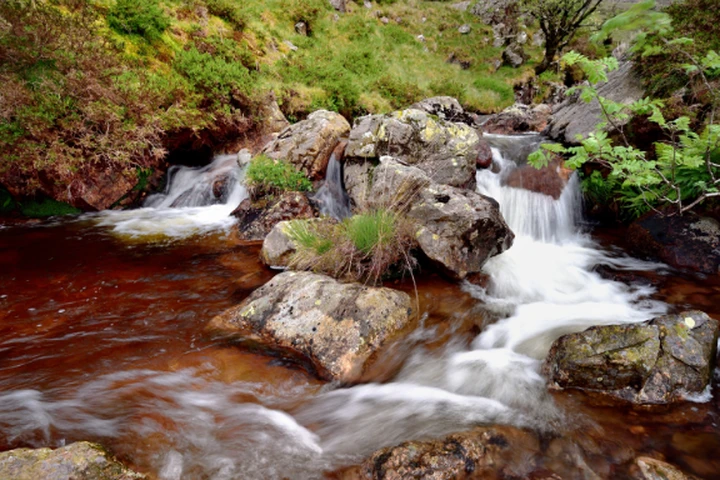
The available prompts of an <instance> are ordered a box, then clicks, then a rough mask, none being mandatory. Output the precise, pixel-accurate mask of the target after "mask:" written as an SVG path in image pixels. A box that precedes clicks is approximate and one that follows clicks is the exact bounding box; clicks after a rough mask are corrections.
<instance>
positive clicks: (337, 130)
mask: <svg viewBox="0 0 720 480" xmlns="http://www.w3.org/2000/svg"><path fill="white" fill-rule="evenodd" d="M349 132H350V124H349V123H348V121H347V120H345V118H344V117H343V116H342V115H340V114H339V113H335V112H329V111H327V110H318V111H316V112H313V113H311V114H310V115H308V117H307V119H305V120H302V121H300V122H298V123H296V124H294V125H290V126H289V127H287V128H285V129H284V130H283V131H282V132H280V135H278V137H277V138H275V139H274V140H272V141H271V142H270V143H268V144H267V145H266V146H265V147H264V148H263V150H262V153H264V154H265V155H267V156H268V157H270V158H273V159H276V160H278V159H282V160H286V161H287V162H289V163H290V164H292V165H294V166H295V168H297V169H298V170H300V171H301V172H303V173H305V174H306V175H307V176H308V177H310V178H311V179H313V180H321V179H323V178H325V170H326V169H327V164H328V161H329V160H330V154H331V153H332V151H333V149H334V148H335V146H336V145H337V144H338V142H339V141H340V139H341V138H343V137H345V136H347V134H348V133H349Z"/></svg>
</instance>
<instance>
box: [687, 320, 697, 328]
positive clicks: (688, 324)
mask: <svg viewBox="0 0 720 480" xmlns="http://www.w3.org/2000/svg"><path fill="white" fill-rule="evenodd" d="M685 325H687V326H688V328H695V320H693V318H692V317H685Z"/></svg>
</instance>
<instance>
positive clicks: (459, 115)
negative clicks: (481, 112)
mask: <svg viewBox="0 0 720 480" xmlns="http://www.w3.org/2000/svg"><path fill="white" fill-rule="evenodd" d="M410 108H411V109H414V110H422V111H423V112H426V113H429V114H430V115H435V116H436V117H438V118H439V119H440V120H445V121H448V122H457V123H466V124H468V125H470V126H476V123H477V120H478V117H477V115H474V114H472V113H469V112H466V111H465V109H463V107H462V105H460V102H458V101H457V100H456V99H455V98H453V97H431V98H426V99H424V100H420V101H419V102H417V103H414V104H412V105H411V106H410Z"/></svg>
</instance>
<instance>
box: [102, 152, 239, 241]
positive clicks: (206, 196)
mask: <svg viewBox="0 0 720 480" xmlns="http://www.w3.org/2000/svg"><path fill="white" fill-rule="evenodd" d="M243 177H244V171H243V170H242V169H241V168H240V167H239V166H238V164H237V155H234V154H231V155H217V156H216V157H215V158H214V159H213V161H212V163H210V164H209V165H207V166H205V167H201V168H191V167H184V166H174V167H172V168H171V169H170V170H169V171H168V180H167V186H166V189H165V192H164V193H159V194H155V195H151V196H149V197H148V198H147V199H146V200H145V204H144V205H143V208H139V209H135V210H122V211H113V210H108V211H104V212H100V213H98V214H94V215H92V216H91V218H93V219H95V221H96V222H97V224H98V225H100V226H105V227H110V228H111V230H112V231H113V232H114V233H116V234H118V235H120V236H123V237H130V238H156V237H160V238H163V237H168V238H182V237H188V236H191V235H195V234H198V233H206V232H209V231H213V230H219V229H223V228H227V227H229V226H230V225H232V224H233V223H234V222H235V219H234V218H233V217H231V216H230V212H232V211H233V210H234V209H235V208H236V207H237V206H238V205H239V204H240V202H242V200H243V199H245V198H246V197H247V190H246V188H245V186H244V185H243V183H242V180H243Z"/></svg>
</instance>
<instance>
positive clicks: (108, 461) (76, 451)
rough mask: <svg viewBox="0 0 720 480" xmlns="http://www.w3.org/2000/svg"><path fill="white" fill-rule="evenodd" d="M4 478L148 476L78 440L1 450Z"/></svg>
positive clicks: (126, 479)
mask: <svg viewBox="0 0 720 480" xmlns="http://www.w3.org/2000/svg"><path fill="white" fill-rule="evenodd" d="M0 478H2V479H7V480H141V479H142V480H144V479H146V478H147V476H145V475H142V474H140V473H137V472H133V471H132V470H130V469H128V468H127V467H125V466H124V465H122V464H121V463H119V462H118V461H117V460H116V459H115V458H113V456H112V455H110V454H109V453H108V452H107V451H105V449H103V448H102V447H101V446H100V445H98V444H95V443H90V442H76V443H72V444H70V445H68V446H66V447H62V448H58V449H55V450H51V449H49V448H38V449H31V448H18V449H15V450H10V451H7V452H2V453H0Z"/></svg>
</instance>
